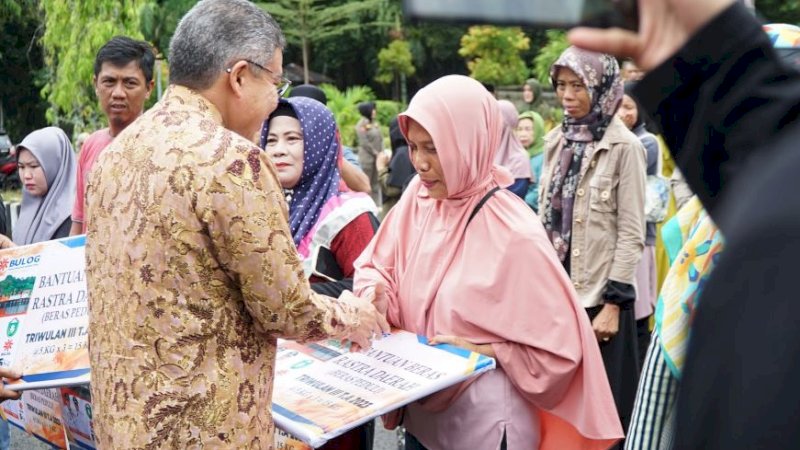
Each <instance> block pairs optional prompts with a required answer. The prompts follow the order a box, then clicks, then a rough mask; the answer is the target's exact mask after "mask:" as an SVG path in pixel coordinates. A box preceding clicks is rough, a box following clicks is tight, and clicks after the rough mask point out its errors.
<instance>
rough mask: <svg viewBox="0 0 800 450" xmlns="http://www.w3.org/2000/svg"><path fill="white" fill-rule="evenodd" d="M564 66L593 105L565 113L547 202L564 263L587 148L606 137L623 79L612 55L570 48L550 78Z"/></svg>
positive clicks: (547, 222) (547, 218) (547, 221)
mask: <svg viewBox="0 0 800 450" xmlns="http://www.w3.org/2000/svg"><path fill="white" fill-rule="evenodd" d="M562 68H565V69H570V70H572V71H573V72H575V75H577V76H578V77H579V78H580V79H581V80H582V81H583V84H584V85H585V86H586V89H587V91H588V93H589V99H590V101H591V106H590V109H589V114H587V115H586V116H584V117H581V118H573V117H570V116H569V115H567V114H564V121H563V122H562V124H561V142H560V144H559V147H560V148H561V150H560V152H561V153H560V155H559V158H558V159H557V160H556V164H554V165H553V166H554V167H553V174H552V177H551V180H552V181H551V183H550V189H549V190H548V192H547V194H546V195H545V201H544V208H543V210H544V226H545V230H547V234H548V236H549V237H550V241H551V242H552V243H553V246H554V247H555V248H556V253H558V257H559V259H560V260H561V262H562V263H564V262H565V261H566V257H567V252H568V251H569V247H570V243H571V241H572V210H573V207H574V204H575V189H576V186H577V185H578V181H579V178H580V171H581V162H582V161H583V156H584V153H585V151H586V149H587V147H589V146H592V145H594V144H596V143H597V142H598V141H600V140H601V139H602V138H603V135H604V134H605V132H606V129H607V128H608V125H609V124H610V123H611V121H612V120H613V119H614V114H616V112H617V109H618V108H619V105H620V103H621V102H622V94H623V88H622V79H621V78H620V76H619V65H618V64H617V60H616V59H614V57H612V56H610V55H606V54H603V53H595V52H590V51H587V50H582V49H578V48H576V47H570V48H568V49H566V50H565V51H564V53H562V54H561V56H560V57H559V58H558V61H556V62H555V64H553V67H551V68H550V80H551V81H552V83H553V87H554V88H555V87H556V77H557V75H558V72H559V70H561V69H562Z"/></svg>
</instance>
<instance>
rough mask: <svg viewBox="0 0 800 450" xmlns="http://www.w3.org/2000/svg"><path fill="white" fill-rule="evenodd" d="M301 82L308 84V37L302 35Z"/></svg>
mask: <svg viewBox="0 0 800 450" xmlns="http://www.w3.org/2000/svg"><path fill="white" fill-rule="evenodd" d="M303 83H305V84H309V76H308V38H306V37H305V36H303Z"/></svg>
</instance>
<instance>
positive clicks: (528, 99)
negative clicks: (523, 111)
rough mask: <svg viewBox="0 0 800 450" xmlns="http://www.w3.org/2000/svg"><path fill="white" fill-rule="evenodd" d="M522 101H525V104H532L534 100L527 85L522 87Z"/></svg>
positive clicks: (531, 91) (531, 90)
mask: <svg viewBox="0 0 800 450" xmlns="http://www.w3.org/2000/svg"><path fill="white" fill-rule="evenodd" d="M522 100H523V101H525V103H533V101H534V100H535V98H534V96H533V89H531V87H530V85H528V84H523V85H522Z"/></svg>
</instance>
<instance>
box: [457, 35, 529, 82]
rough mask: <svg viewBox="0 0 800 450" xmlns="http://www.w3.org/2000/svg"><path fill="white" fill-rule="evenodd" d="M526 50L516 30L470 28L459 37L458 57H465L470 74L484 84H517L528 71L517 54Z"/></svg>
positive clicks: (526, 47)
mask: <svg viewBox="0 0 800 450" xmlns="http://www.w3.org/2000/svg"><path fill="white" fill-rule="evenodd" d="M529 47H530V39H528V37H527V36H525V33H523V32H522V30H521V29H520V28H518V27H513V28H499V27H495V26H488V25H483V26H473V27H470V28H469V30H468V31H467V34H465V35H464V36H463V37H462V38H461V48H460V49H459V50H458V54H459V55H461V56H463V57H465V58H467V67H468V68H469V71H470V75H471V76H472V77H473V78H475V79H476V80H480V81H482V82H484V83H490V84H497V85H507V84H521V83H522V82H524V81H525V78H526V77H527V76H528V68H527V66H526V65H525V61H523V60H522V58H521V56H520V54H521V53H522V52H523V51H525V50H527V49H528V48H529Z"/></svg>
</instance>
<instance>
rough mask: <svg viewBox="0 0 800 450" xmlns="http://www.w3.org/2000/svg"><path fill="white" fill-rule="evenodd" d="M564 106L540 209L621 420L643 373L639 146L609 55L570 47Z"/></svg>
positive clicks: (564, 66)
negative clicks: (638, 302)
mask: <svg viewBox="0 0 800 450" xmlns="http://www.w3.org/2000/svg"><path fill="white" fill-rule="evenodd" d="M550 76H551V80H552V83H553V87H554V88H555V90H556V94H557V96H558V99H559V101H560V102H561V105H562V107H563V108H564V120H563V122H562V124H561V127H559V128H557V129H555V130H553V131H552V132H550V133H549V134H548V135H547V137H546V138H545V159H544V161H545V162H544V168H543V170H542V187H541V191H540V192H541V193H542V195H541V196H540V199H539V202H540V207H539V214H540V215H541V218H542V223H543V225H544V227H545V231H546V232H547V235H548V237H549V238H550V241H551V242H552V243H553V247H554V248H555V250H556V254H557V255H558V258H559V260H560V261H561V263H562V264H563V265H564V268H565V269H566V270H567V272H568V273H569V274H570V278H571V279H572V283H573V286H574V288H575V290H576V291H577V292H578V296H579V297H580V299H581V302H582V304H583V307H584V308H586V312H587V313H588V315H589V318H590V319H591V320H592V328H593V329H594V332H595V335H596V337H597V340H598V342H599V343H600V350H601V353H602V355H603V361H604V363H605V366H606V371H607V372H608V376H609V382H610V384H611V389H612V391H613V393H614V400H615V402H616V404H617V410H618V412H619V414H620V419H621V420H622V423H623V427H627V424H628V421H629V419H630V412H631V409H632V408H633V401H634V397H635V392H636V383H637V380H638V376H639V360H638V358H637V356H636V355H637V343H636V328H635V318H634V315H633V309H632V304H633V301H634V300H635V299H636V289H635V280H636V276H635V275H636V267H637V265H638V262H639V260H640V258H641V255H642V251H643V248H644V235H645V229H644V195H645V159H644V155H645V153H644V149H643V147H642V144H641V143H640V142H639V140H638V139H637V138H636V136H635V135H634V134H633V133H631V132H630V130H628V128H627V127H626V126H625V125H624V124H623V123H622V121H621V120H620V119H619V118H617V117H615V114H616V112H617V109H618V108H619V105H620V103H621V101H622V96H623V86H622V80H621V79H620V75H619V66H618V64H617V61H616V60H615V59H614V58H613V57H611V56H610V55H606V54H601V53H594V52H588V51H585V50H580V49H577V48H574V47H570V48H568V49H567V50H565V51H564V53H563V54H562V55H561V57H560V58H559V59H558V60H557V61H556V63H555V64H554V65H553V66H552V68H551V70H550Z"/></svg>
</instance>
